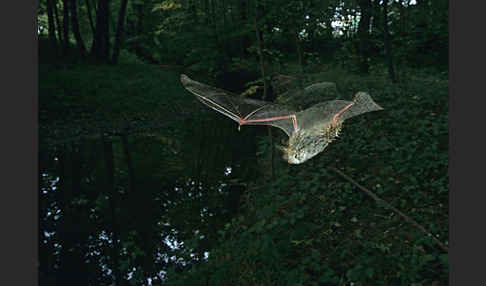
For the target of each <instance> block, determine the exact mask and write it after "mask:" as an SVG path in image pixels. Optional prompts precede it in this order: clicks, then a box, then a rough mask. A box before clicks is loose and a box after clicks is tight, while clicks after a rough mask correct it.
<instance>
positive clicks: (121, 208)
mask: <svg viewBox="0 0 486 286" xmlns="http://www.w3.org/2000/svg"><path fill="white" fill-rule="evenodd" d="M125 5H126V6H125ZM66 7H67V8H68V9H65V8H66ZM37 12H38V14H37V17H38V18H37V20H38V38H39V69H38V73H39V175H38V176H39V186H40V188H39V280H40V283H41V284H46V285H47V284H49V285H54V284H59V285H65V284H69V285H71V284H79V285H104V284H111V283H113V282H115V283H116V284H142V285H145V284H149V283H151V284H162V283H164V284H174V285H192V284H197V285H199V284H203V285H226V284H228V285H258V284H261V285H282V284H283V285H286V284H289V285H297V284H305V285H349V284H351V283H354V284H353V285H446V284H447V282H448V272H449V271H448V255H447V253H446V252H445V251H444V250H443V249H441V248H440V247H438V245H437V244H436V243H435V242H434V240H432V239H431V238H430V237H427V236H426V235H424V233H422V232H420V231H418V230H417V229H416V228H414V227H413V226H412V225H410V224H408V223H407V222H406V221H404V220H403V219H402V218H401V217H399V216H398V215H397V214H396V213H394V212H392V211H390V210H389V209H387V208H385V207H383V206H381V205H379V204H376V203H375V202H374V201H373V200H372V199H370V198H369V197H366V196H365V195H364V194H363V193H361V192H359V191H358V189H356V187H355V186H353V185H352V184H350V183H349V181H346V180H344V179H343V178H342V177H340V176H339V175H338V174H337V173H335V172H333V171H332V168H337V169H339V170H341V171H343V172H344V173H346V174H347V175H349V176H351V177H352V178H354V180H356V181H358V182H359V183H360V184H362V185H364V186H366V188H368V189H369V190H371V191H373V192H374V193H376V194H377V195H379V196H380V197H382V198H383V199H385V200H387V201H388V202H390V203H391V204H392V205H393V206H395V207H396V208H398V209H400V210H401V211H403V212H405V213H406V214H408V215H409V216H410V217H412V218H413V219H414V220H416V221H417V222H419V223H420V224H421V225H422V226H424V227H425V228H426V229H427V230H428V231H430V232H431V233H432V234H433V235H435V236H437V239H438V240H439V241H441V242H442V243H443V244H445V245H447V242H448V174H447V170H448V138H449V134H448V121H447V118H448V110H449V106H448V36H449V35H448V3H447V2H446V1H416V2H411V1H395V2H391V1H390V2H385V3H384V2H380V1H259V2H254V1H229V0H228V1H162V2H160V1H159V2H151V1H128V3H126V2H125V3H124V2H123V1H92V0H91V1H89V0H88V1H54V0H49V1H40V3H39V8H38V11H37ZM332 23H334V24H341V25H342V26H336V25H333V24H332ZM256 35H258V37H257V36H256ZM258 39H260V40H258ZM262 71H263V73H264V74H265V80H263V78H262ZM181 72H183V73H187V74H189V75H191V76H193V77H194V78H196V79H198V80H201V81H204V82H208V83H211V84H213V85H215V86H219V87H223V88H226V89H229V90H232V91H234V92H244V91H245V90H247V89H248V88H250V90H251V87H252V86H257V87H259V88H256V92H255V93H253V94H251V95H250V96H252V97H259V98H266V99H267V100H269V99H276V98H277V95H278V92H277V90H276V88H274V87H273V86H271V84H272V83H273V82H272V81H271V75H275V74H283V75H289V76H293V77H295V78H298V79H299V81H302V82H303V84H304V85H307V84H311V83H315V82H323V81H330V82H335V83H336V85H337V90H338V91H339V94H340V97H342V98H345V99H351V98H352V95H353V94H354V93H356V92H357V91H366V92H369V93H370V94H371V95H372V96H373V98H374V99H375V101H376V102H378V103H379V104H380V105H381V106H383V107H384V108H385V111H383V112H379V113H376V114H375V113H373V114H367V115H364V116H362V117H360V118H356V119H353V120H350V121H349V123H348V122H346V124H345V128H344V130H343V135H342V139H340V140H338V141H336V142H334V143H332V144H331V146H329V147H328V149H326V151H324V152H323V153H322V154H320V155H319V156H317V157H316V158H314V159H312V160H310V161H309V162H306V163H304V164H302V165H298V166H290V165H287V164H286V163H285V162H284V161H283V160H281V159H280V154H279V152H278V150H273V149H274V148H273V146H275V145H279V144H280V141H281V140H282V139H283V138H284V136H282V134H280V133H279V131H278V130H275V131H273V132H272V133H271V135H269V133H268V130H267V129H266V128H263V127H244V128H242V130H241V132H238V131H237V130H236V124H234V123H233V122H231V121H229V120H227V119H225V118H224V117H222V116H220V115H219V114H215V113H214V112H212V111H210V110H209V109H207V108H205V107H204V106H201V105H200V104H199V103H198V102H197V101H195V100H194V98H193V97H192V96H191V95H190V94H189V93H187V92H186V91H184V90H183V89H182V87H181V86H180V83H179V82H178V77H179V74H180V73H181ZM264 86H267V88H266V89H267V91H266V92H265V91H264V90H265V88H264ZM149 281H150V282H149Z"/></svg>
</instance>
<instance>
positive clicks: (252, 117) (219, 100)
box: [181, 74, 297, 136]
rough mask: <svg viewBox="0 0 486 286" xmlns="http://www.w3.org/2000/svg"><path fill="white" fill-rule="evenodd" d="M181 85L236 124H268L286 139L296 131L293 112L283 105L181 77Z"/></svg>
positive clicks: (184, 76)
mask: <svg viewBox="0 0 486 286" xmlns="http://www.w3.org/2000/svg"><path fill="white" fill-rule="evenodd" d="M181 83H182V85H183V86H184V88H186V89H187V90H188V91H189V92H191V93H192V94H194V95H196V97H197V99H198V100H199V101H201V102H202V103H204V104H205V105H207V106H209V107H211V108H212V109H214V110H216V111H218V112H220V113H222V114H224V115H226V116H227V117H229V118H231V119H233V120H234V121H236V122H238V124H239V125H270V126H274V127H278V128H280V129H282V130H283V131H284V132H285V133H286V134H287V135H288V136H291V135H292V133H293V132H294V131H295V130H296V129H297V121H296V118H295V111H294V110H292V109H291V108H288V107H287V106H284V105H279V104H274V103H271V102H266V101H262V100H255V99H249V98H243V97H240V96H238V95H235V94H233V93H231V92H228V91H225V90H222V89H219V88H215V87H212V86H209V85H205V84H203V83H200V82H197V81H195V80H192V79H190V78H189V77H188V76H186V75H184V74H182V75H181Z"/></svg>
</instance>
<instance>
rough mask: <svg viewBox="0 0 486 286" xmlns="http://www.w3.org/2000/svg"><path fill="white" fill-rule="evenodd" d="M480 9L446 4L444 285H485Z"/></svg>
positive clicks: (483, 78) (485, 174)
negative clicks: (446, 228)
mask: <svg viewBox="0 0 486 286" xmlns="http://www.w3.org/2000/svg"><path fill="white" fill-rule="evenodd" d="M434 1H435V0H434ZM473 3H474V5H477V7H473V5H471V4H473ZM478 4H482V5H481V6H482V7H479V6H480V5H478ZM484 4H485V3H484V1H469V2H467V4H466V1H454V0H451V1H449V47H450V48H449V58H450V62H449V71H450V73H449V76H450V81H449V86H450V87H449V91H450V93H449V103H450V105H449V108H450V110H449V111H450V112H449V132H450V133H449V136H450V137H449V138H450V141H449V142H450V145H449V150H450V151H449V156H450V157H449V158H450V159H449V175H450V176H449V182H450V190H449V191H450V192H449V194H450V196H449V202H450V204H449V205H450V208H449V210H450V213H449V214H450V216H449V217H450V221H449V222H450V223H449V226H450V229H449V230H450V250H449V265H450V276H449V278H450V279H449V285H483V284H484V283H485V282H484V281H485V279H484V273H485V266H486V262H485V257H484V255H485V254H486V247H485V242H486V235H485V228H486V227H485V225H486V223H485V219H486V214H485V209H486V206H485V204H486V199H485V193H486V187H485V186H484V185H485V184H484V179H485V178H486V167H485V164H484V159H485V158H486V156H485V152H484V149H485V147H486V140H485V137H484V131H485V130H486V128H485V124H484V123H485V122H486V120H485V119H484V115H485V114H486V111H485V107H486V103H485V96H486V95H485V92H484V87H483V85H484V83H485V82H486V76H485V74H486V73H485V71H484V70H485V68H486V66H485V60H484V53H485V51H486V45H485V43H484V42H485V41H484V38H485V37H484V36H483V35H485V33H486V32H485V29H484V24H480V23H482V22H483V20H484V19H485V13H484V11H485V9H484V6H485V5H484Z"/></svg>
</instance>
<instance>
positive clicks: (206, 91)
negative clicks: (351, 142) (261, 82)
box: [181, 74, 383, 164]
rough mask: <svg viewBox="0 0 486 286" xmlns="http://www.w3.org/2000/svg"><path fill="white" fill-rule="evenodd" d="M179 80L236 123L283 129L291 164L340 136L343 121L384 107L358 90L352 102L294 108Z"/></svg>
mask: <svg viewBox="0 0 486 286" xmlns="http://www.w3.org/2000/svg"><path fill="white" fill-rule="evenodd" d="M181 83H182V85H183V86H184V88H186V89H187V90H188V91H189V92H191V93H192V94H194V95H196V97H197V99H198V100H199V101H201V102H202V103H204V104H205V105H207V106H209V107H210V108H212V109H214V110H216V111H218V112H220V113H222V114H224V115H226V116H227V117H229V118H231V119H233V120H234V121H236V122H237V123H238V124H239V126H241V125H270V126H274V127H277V128H280V129H281V130H283V131H284V132H285V133H286V134H287V135H288V136H289V140H288V143H287V146H284V147H282V148H281V149H282V151H283V152H284V156H283V157H284V159H286V160H287V162H289V163H290V164H301V163H303V162H305V161H307V160H309V159H310V158H312V157H314V156H316V155H317V154H319V153H320V152H322V151H323V150H324V149H325V148H326V147H327V146H328V145H329V143H331V142H332V141H333V140H334V139H335V138H336V137H338V136H339V132H340V130H341V128H342V124H343V122H344V120H346V119H348V118H351V117H353V116H356V115H360V114H363V113H366V112H371V111H378V110H382V109H383V108H382V107H380V106H379V105H378V104H376V103H375V102H374V101H373V99H372V98H371V97H370V95H369V94H368V93H366V92H358V93H357V94H356V95H355V97H354V99H353V100H352V101H346V100H330V101H324V102H320V103H317V104H315V105H314V106H312V107H310V108H308V109H305V110H303V111H296V110H294V109H293V108H291V107H289V106H286V105H280V104H275V103H272V102H266V101H262V100H255V99H249V98H244V97H241V96H238V95H236V94H233V93H231V92H229V91H225V90H222V89H219V88H215V87H212V86H209V85H205V84H203V83H200V82H197V81H195V80H192V79H190V78H189V77H188V76H186V75H184V74H182V75H181ZM238 128H239V127H238Z"/></svg>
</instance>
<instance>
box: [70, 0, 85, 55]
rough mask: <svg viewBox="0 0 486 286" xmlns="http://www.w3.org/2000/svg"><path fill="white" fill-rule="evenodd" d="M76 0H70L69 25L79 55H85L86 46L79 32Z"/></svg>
mask: <svg viewBox="0 0 486 286" xmlns="http://www.w3.org/2000/svg"><path fill="white" fill-rule="evenodd" d="M77 1H78V0H71V3H70V4H71V25H72V26H73V35H74V38H75V39H76V44H77V45H78V49H79V51H80V53H81V55H82V56H83V57H84V56H85V55H86V47H85V45H84V42H83V38H81V33H80V32H79V22H78V2H77Z"/></svg>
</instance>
